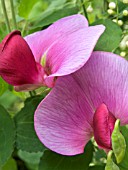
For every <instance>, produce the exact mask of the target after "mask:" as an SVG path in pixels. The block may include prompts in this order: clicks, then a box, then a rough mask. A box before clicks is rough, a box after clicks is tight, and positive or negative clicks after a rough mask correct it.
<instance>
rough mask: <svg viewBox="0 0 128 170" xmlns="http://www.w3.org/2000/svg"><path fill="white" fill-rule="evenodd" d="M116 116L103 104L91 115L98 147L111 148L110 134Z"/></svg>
mask: <svg viewBox="0 0 128 170" xmlns="http://www.w3.org/2000/svg"><path fill="white" fill-rule="evenodd" d="M115 121H116V118H115V117H114V116H113V115H112V113H111V112H109V110H108V108H107V106H106V105H105V104H101V105H100V106H99V107H98V108H97V110H96V112H95V114H94V117H93V129H94V138H95V140H96V142H97V144H98V145H99V147H101V148H103V149H107V150H111V149H112V143H111V135H112V131H113V129H114V125H115Z"/></svg>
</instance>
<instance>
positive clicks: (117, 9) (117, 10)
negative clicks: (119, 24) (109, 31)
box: [116, 0, 119, 21]
mask: <svg viewBox="0 0 128 170" xmlns="http://www.w3.org/2000/svg"><path fill="white" fill-rule="evenodd" d="M116 12H117V17H116V20H117V21H118V18H119V8H118V1H117V0H116Z"/></svg>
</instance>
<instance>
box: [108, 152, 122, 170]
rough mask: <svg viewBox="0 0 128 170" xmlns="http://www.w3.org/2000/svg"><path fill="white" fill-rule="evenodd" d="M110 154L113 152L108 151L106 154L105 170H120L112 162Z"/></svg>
mask: <svg viewBox="0 0 128 170" xmlns="http://www.w3.org/2000/svg"><path fill="white" fill-rule="evenodd" d="M112 153H113V151H109V153H108V157H107V163H106V166H105V170H120V168H119V167H118V166H117V165H116V164H115V163H114V162H113V160H112Z"/></svg>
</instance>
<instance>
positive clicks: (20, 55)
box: [0, 31, 43, 86]
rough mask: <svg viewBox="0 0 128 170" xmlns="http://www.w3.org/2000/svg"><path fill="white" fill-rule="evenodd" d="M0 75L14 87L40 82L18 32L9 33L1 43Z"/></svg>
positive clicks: (39, 75)
mask: <svg viewBox="0 0 128 170" xmlns="http://www.w3.org/2000/svg"><path fill="white" fill-rule="evenodd" d="M0 75H1V76H2V78H3V79H4V80H5V81H7V82H8V83H9V84H11V85H15V86H17V85H23V84H39V83H41V82H42V77H43V76H42V75H41V73H39V70H38V65H37V64H36V62H35V59H34V56H33V54H32V52H31V50H30V48H29V46H28V45H27V43H26V42H25V41H24V39H23V38H22V37H21V36H20V32H19V31H14V32H12V33H10V34H9V35H7V37H5V39H4V40H3V41H2V43H1V51H0Z"/></svg>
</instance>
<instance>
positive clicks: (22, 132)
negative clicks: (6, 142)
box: [14, 96, 45, 152]
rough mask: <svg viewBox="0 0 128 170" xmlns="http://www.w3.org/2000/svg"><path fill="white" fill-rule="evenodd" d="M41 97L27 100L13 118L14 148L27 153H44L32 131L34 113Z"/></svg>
mask: <svg viewBox="0 0 128 170" xmlns="http://www.w3.org/2000/svg"><path fill="white" fill-rule="evenodd" d="M41 100H42V96H36V97H33V98H29V99H28V100H26V102H25V106H24V108H23V109H22V110H21V111H20V112H19V113H18V114H17V115H16V116H15V118H14V120H15V123H16V131H17V134H16V147H17V148H18V149H21V150H24V151H27V152H38V151H44V149H45V147H44V145H43V144H42V143H41V142H40V141H39V139H38V137H37V135H36V132H35V130H34V112H35V109H36V108H37V105H38V104H39V102H40V101H41Z"/></svg>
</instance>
